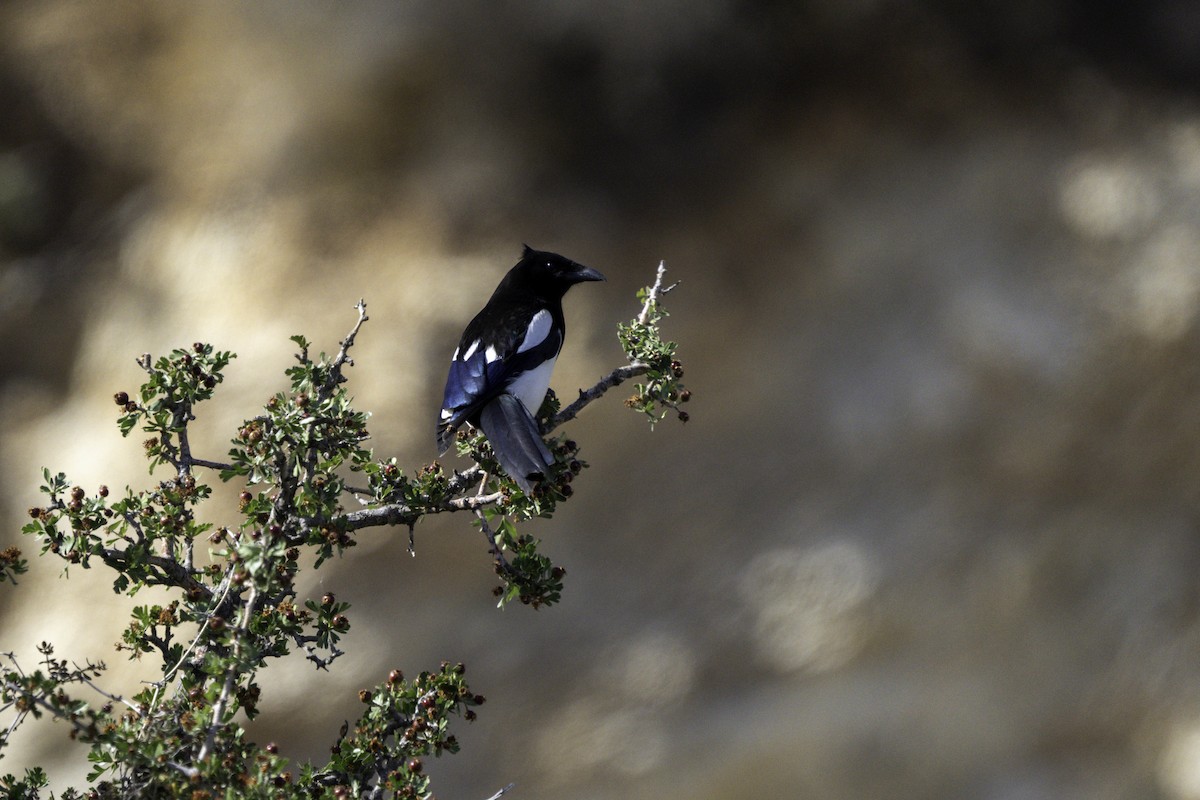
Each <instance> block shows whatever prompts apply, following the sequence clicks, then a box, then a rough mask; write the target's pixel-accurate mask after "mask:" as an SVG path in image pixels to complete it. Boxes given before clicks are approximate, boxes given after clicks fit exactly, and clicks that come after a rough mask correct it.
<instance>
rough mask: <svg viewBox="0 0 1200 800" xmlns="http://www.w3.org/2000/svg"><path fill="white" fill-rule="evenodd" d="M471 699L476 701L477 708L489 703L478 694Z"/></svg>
mask: <svg viewBox="0 0 1200 800" xmlns="http://www.w3.org/2000/svg"><path fill="white" fill-rule="evenodd" d="M471 699H472V700H474V701H475V705H477V706H481V705H483V704H484V703H486V702H487V698H486V697H484V696H483V695H481V694H477V695H475V696H474V697H473V698H471Z"/></svg>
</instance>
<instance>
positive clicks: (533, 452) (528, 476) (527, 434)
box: [479, 393, 554, 494]
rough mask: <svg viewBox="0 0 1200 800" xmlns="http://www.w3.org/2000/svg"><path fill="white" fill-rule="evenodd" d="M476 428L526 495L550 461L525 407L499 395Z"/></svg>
mask: <svg viewBox="0 0 1200 800" xmlns="http://www.w3.org/2000/svg"><path fill="white" fill-rule="evenodd" d="M479 427H480V428H482V429H483V433H484V435H485V436H487V438H488V441H489V442H490V443H491V445H492V451H493V452H494V453H495V454H496V460H497V461H499V462H500V466H502V467H504V471H505V472H507V473H508V474H509V477H511V478H512V479H513V480H514V481H516V482H517V485H518V486H520V487H521V490H522V491H524V492H525V493H526V494H529V493H531V492H532V491H533V483H534V481H536V480H538V479H540V478H541V477H542V475H543V474H544V473H545V471H546V467H548V466H550V465H551V464H553V463H554V457H553V456H551V455H550V451H549V450H547V449H546V443H545V442H543V441H542V436H541V433H540V432H539V431H538V426H537V422H535V421H534V419H533V417H532V416H531V415H530V414H529V410H528V409H526V408H525V404H524V403H522V402H521V401H520V400H518V399H517V398H515V397H513V396H512V395H511V394H507V393H506V394H502V395H500V396H499V397H496V398H495V399H494V400H492V401H491V402H489V403H488V404H487V405H486V406H484V407H483V411H482V412H480V414H479Z"/></svg>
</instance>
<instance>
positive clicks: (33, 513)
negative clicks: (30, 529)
mask: <svg viewBox="0 0 1200 800" xmlns="http://www.w3.org/2000/svg"><path fill="white" fill-rule="evenodd" d="M41 515H42V510H41V509H40V508H38V507H36V506H34V507H33V508H30V509H29V516H30V518H32V519H37V518H38V517H40V516H41Z"/></svg>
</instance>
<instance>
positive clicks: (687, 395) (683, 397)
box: [679, 389, 692, 403]
mask: <svg viewBox="0 0 1200 800" xmlns="http://www.w3.org/2000/svg"><path fill="white" fill-rule="evenodd" d="M691 399H692V390H691V389H684V390H683V391H682V392H680V393H679V402H681V403H686V402H687V401H688V400H691Z"/></svg>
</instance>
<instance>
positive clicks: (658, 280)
mask: <svg viewBox="0 0 1200 800" xmlns="http://www.w3.org/2000/svg"><path fill="white" fill-rule="evenodd" d="M666 274H667V262H666V261H659V262H658V271H657V272H655V273H654V285H653V286H651V287H650V292H649V293H648V294H647V295H646V302H645V303H643V304H642V313H640V314H638V318H637V321H638V323H639V324H641V325H645V324H646V323H647V322H649V321H650V312H652V311H653V310H654V307H655V306H656V305H658V298H659V297H661V296H662V295H664V294H666V293H667V292H669V291H671V290H672V289H674V288H675V287H676V286H678V285H679V281H675V282H674V283H672V284H671V285H670V286H663V282H662V281H663V275H666Z"/></svg>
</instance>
